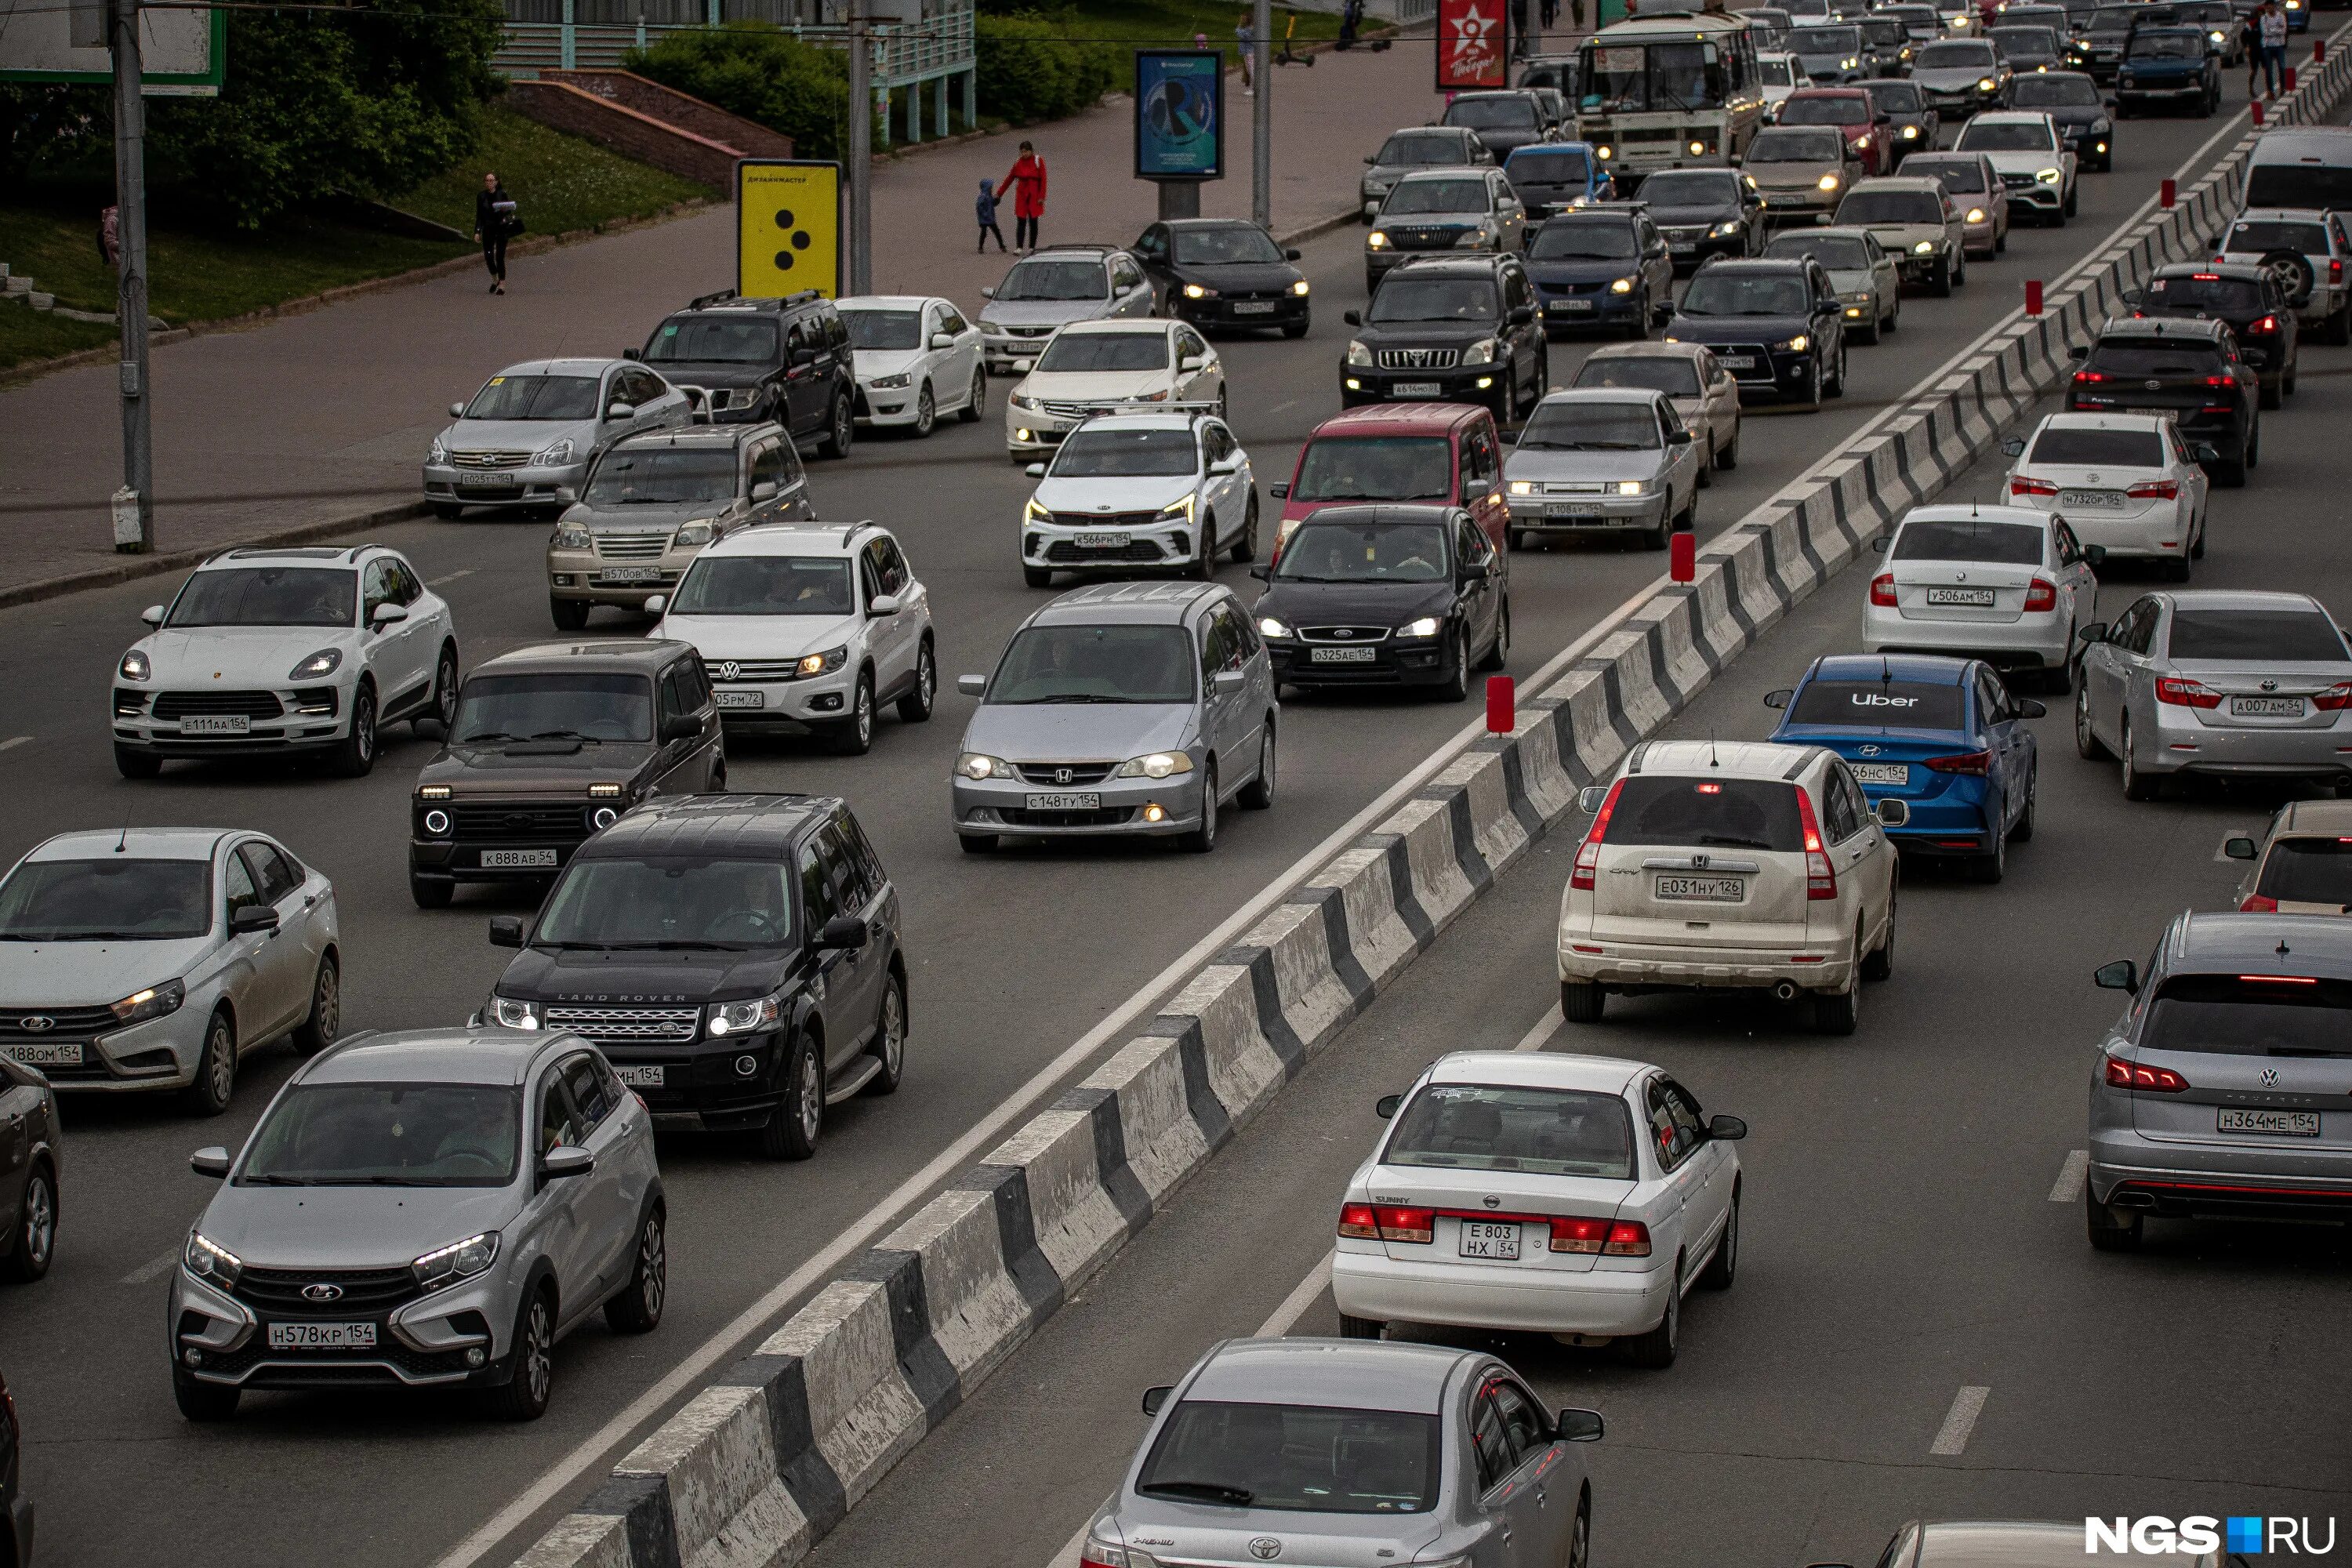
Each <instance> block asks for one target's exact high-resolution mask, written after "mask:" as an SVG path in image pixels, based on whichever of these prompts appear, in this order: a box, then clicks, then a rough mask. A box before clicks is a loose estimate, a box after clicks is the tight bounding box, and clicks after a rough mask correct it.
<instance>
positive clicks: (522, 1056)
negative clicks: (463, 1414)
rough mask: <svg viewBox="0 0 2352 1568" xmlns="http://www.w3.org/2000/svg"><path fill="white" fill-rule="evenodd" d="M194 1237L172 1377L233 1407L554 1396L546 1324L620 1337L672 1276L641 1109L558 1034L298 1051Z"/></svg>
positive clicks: (192, 1413)
mask: <svg viewBox="0 0 2352 1568" xmlns="http://www.w3.org/2000/svg"><path fill="white" fill-rule="evenodd" d="M189 1164H190V1166H191V1167H192V1168H193V1169H194V1171H195V1172H196V1173H197V1174H198V1175H203V1176H215V1177H222V1178H225V1180H224V1183H223V1185H222V1187H221V1190H220V1191H219V1192H218V1193H217V1194H215V1195H214V1197H213V1200H212V1202H211V1203H209V1204H207V1205H205V1211H204V1214H203V1215H202V1216H201V1217H199V1218H198V1219H197V1221H196V1223H195V1225H194V1226H193V1227H192V1228H191V1229H190V1230H189V1232H188V1240H187V1247H186V1249H185V1251H184V1253H183V1254H182V1257H181V1261H180V1267H179V1268H176V1269H174V1270H173V1275H172V1284H171V1295H170V1301H169V1303H168V1310H167V1311H166V1313H165V1317H164V1322H165V1324H166V1336H167V1338H166V1344H167V1349H168V1353H169V1354H170V1357H171V1362H172V1392H173V1394H174V1395H175V1396H176V1397H177V1399H178V1401H179V1405H180V1413H181V1414H182V1415H184V1416H186V1417H187V1418H188V1419H189V1420H191V1421H220V1420H226V1418H228V1417H229V1416H231V1415H235V1414H236V1405H237V1399H238V1396H239V1395H240V1394H242V1393H243V1392H244V1391H245V1390H246V1389H248V1388H269V1389H301V1388H352V1387H364V1386H384V1387H403V1386H405V1387H428V1386H430V1387H444V1386H462V1387H470V1388H478V1389H480V1390H481V1391H482V1394H483V1396H484V1399H485V1402H486V1403H487V1404H488V1406H489V1408H490V1409H491V1411H492V1412H494V1413H495V1414H498V1415H504V1416H507V1417H509V1418H510V1419H513V1420H518V1421H530V1420H535V1419H537V1418H538V1417H539V1416H540V1415H541V1414H542V1413H544V1412H545V1410H546V1409H547V1397H548V1389H549V1384H550V1383H551V1380H552V1377H553V1371H554V1364H553V1359H552V1356H553V1350H554V1346H555V1342H556V1341H558V1340H560V1339H562V1337H563V1336H564V1335H565V1334H566V1333H568V1332H570V1331H572V1329H574V1328H576V1327H578V1326H579V1325H580V1323H581V1322H582V1321H584V1320H585V1319H586V1318H587V1317H588V1315H589V1314H590V1313H591V1312H593V1311H594V1310H596V1309H597V1308H598V1307H602V1308H604V1319H605V1321H606V1322H608V1323H610V1324H611V1325H612V1326H613V1327H614V1329H615V1330H618V1331H622V1332H625V1333H643V1332H646V1331H648V1330H650V1329H652V1328H653V1327H654V1326H655V1325H656V1324H657V1323H659V1322H660V1321H661V1316H662V1304H663V1300H664V1297H665V1295H666V1293H667V1274H666V1271H665V1270H666V1263H667V1254H666V1251H665V1234H666V1233H665V1229H664V1208H663V1199H662V1185H661V1172H660V1170H659V1168H658V1167H657V1166H656V1163H655V1160H654V1140H653V1118H652V1117H651V1115H650V1114H648V1113H647V1111H646V1108H645V1106H644V1104H643V1103H642V1102H641V1101H639V1100H638V1099H637V1097H636V1096H635V1095H634V1094H632V1093H631V1092H629V1090H627V1089H624V1088H623V1087H622V1086H621V1081H620V1079H618V1078H617V1077H616V1076H615V1075H614V1071H613V1069H612V1068H611V1066H610V1065H608V1064H607V1063H606V1062H605V1060H604V1057H603V1056H602V1055H601V1054H600V1053H599V1052H598V1051H597V1049H596V1047H593V1046H592V1045H590V1044H589V1043H588V1042H587V1041H585V1040H583V1039H582V1038H581V1037H579V1036H577V1035H572V1034H544V1033H531V1034H525V1033H522V1032H520V1031H516V1030H509V1029H489V1028H458V1029H416V1030H407V1031H404V1032H400V1033H394V1034H366V1035H355V1036H353V1037H351V1038H349V1039H347V1040H345V1041H344V1042H343V1043H342V1044H341V1045H340V1046H338V1047H335V1048H333V1049H332V1050H329V1051H326V1052H324V1053H322V1054H320V1056H319V1057H317V1058H314V1059H313V1060H311V1061H310V1062H308V1063H306V1064H304V1066H303V1067H302V1068H300V1069H299V1070H298V1071H297V1072H296V1073H295V1074H294V1076H293V1078H291V1079H289V1080H288V1082H287V1084H286V1087H285V1088H283V1089H280V1090H278V1098H277V1099H276V1100H272V1101H271V1102H270V1105H269V1109H268V1110H266V1111H264V1112H263V1113H262V1117H261V1122H260V1125H259V1126H257V1127H256V1128H255V1129H254V1131H253V1135H252V1136H251V1137H250V1138H248V1139H247V1140H246V1143H245V1150H244V1152H243V1153H242V1154H240V1155H238V1156H237V1157H236V1159H235V1160H234V1161H232V1160H231V1159H230V1157H229V1152H228V1151H227V1150H226V1149H220V1148H213V1149H201V1150H198V1151H197V1152H196V1153H195V1154H194V1157H193V1158H191V1159H190V1161H189Z"/></svg>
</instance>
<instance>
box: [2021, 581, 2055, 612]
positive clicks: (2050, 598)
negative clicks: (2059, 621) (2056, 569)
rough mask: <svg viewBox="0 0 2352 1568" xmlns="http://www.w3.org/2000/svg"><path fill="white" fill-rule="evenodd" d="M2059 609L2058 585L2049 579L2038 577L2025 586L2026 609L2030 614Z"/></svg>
mask: <svg viewBox="0 0 2352 1568" xmlns="http://www.w3.org/2000/svg"><path fill="white" fill-rule="evenodd" d="M2057 607H2058V584H2055V583H2053V582H2052V581H2050V579H2049V578H2047V577H2036V578H2035V579H2034V580H2033V581H2032V582H2031V583H2028V584H2026V585H2025V608H2026V610H2027V612H2028V613H2031V612H2032V611H2034V610H2054V609H2056V608H2057Z"/></svg>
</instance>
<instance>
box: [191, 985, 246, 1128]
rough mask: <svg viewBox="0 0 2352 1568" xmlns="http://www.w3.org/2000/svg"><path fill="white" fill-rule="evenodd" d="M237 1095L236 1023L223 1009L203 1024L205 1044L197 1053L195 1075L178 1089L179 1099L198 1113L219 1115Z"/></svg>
mask: <svg viewBox="0 0 2352 1568" xmlns="http://www.w3.org/2000/svg"><path fill="white" fill-rule="evenodd" d="M235 1096H236V1022H235V1021H234V1020H233V1019H231V1018H230V1017H229V1016H228V1013H227V1012H226V1009H224V1010H222V1011H218V1012H215V1014H214V1015H213V1016H212V1021H211V1022H210V1023H208V1024H206V1025H205V1043H204V1046H203V1047H202V1048H201V1049H200V1050H198V1051H197V1052H196V1076H195V1077H194V1078H192V1079H189V1080H188V1086H187V1087H186V1088H185V1089H182V1090H181V1091H180V1099H181V1100H182V1102H183V1103H184V1104H185V1105H186V1107H187V1108H188V1110H191V1111H193V1112H194V1114H196V1115H198V1116H218V1115H219V1114H220V1113H221V1112H222V1111H224V1110H227V1109H228V1102H229V1101H230V1100H231V1099H233V1098H235Z"/></svg>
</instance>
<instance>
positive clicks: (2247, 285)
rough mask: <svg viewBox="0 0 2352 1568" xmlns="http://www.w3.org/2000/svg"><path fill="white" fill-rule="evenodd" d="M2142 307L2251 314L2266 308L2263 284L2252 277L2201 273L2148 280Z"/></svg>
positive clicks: (2141, 308) (2142, 298)
mask: <svg viewBox="0 0 2352 1568" xmlns="http://www.w3.org/2000/svg"><path fill="white" fill-rule="evenodd" d="M2139 308H2140V310H2142V311H2148V310H2193V311H2197V312H2199V313H2200V314H2206V313H2210V314H2213V315H2222V316H2251V315H2253V314H2254V313H2256V312H2257V311H2259V310H2262V308H2263V286H2262V285H2261V284H2259V283H2257V282H2255V281H2254V280H2253V279H2251V278H2219V277H2215V276H2213V275H2212V274H2210V273H2201V274H2197V275H2193V276H2189V277H2185V278H2180V277H2176V278H2156V279H2149V281H2148V285H2147V293H2146V294H2144V295H2142V296H2141V297H2140V301H2139Z"/></svg>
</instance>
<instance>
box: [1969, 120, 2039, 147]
mask: <svg viewBox="0 0 2352 1568" xmlns="http://www.w3.org/2000/svg"><path fill="white" fill-rule="evenodd" d="M2051 134H2052V132H2051V130H2050V128H2049V127H2048V126H2046V125H2035V124H2031V123H2027V122H2022V121H2010V122H2009V123H2008V124H2006V125H2000V124H1987V123H1986V122H1985V121H1981V120H1971V121H1969V125H1968V129H1967V130H1965V131H1963V132H1960V140H1959V150H1960V151H1961V152H1963V153H2047V152H2050V151H2051V150H2052V145H2051V140H2050V138H2051Z"/></svg>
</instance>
